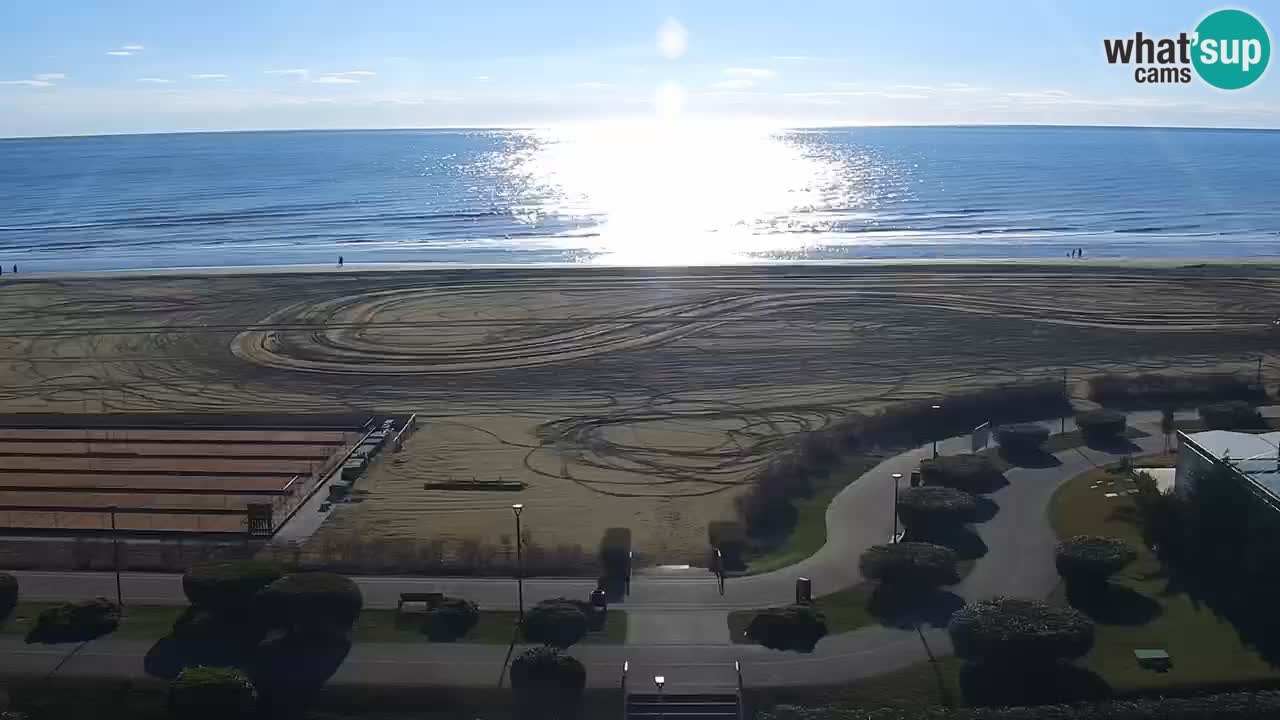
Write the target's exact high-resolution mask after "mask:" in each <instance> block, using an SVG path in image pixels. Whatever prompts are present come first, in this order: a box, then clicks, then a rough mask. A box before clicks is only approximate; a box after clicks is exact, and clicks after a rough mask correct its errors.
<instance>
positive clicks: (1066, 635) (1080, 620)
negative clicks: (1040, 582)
mask: <svg viewBox="0 0 1280 720" xmlns="http://www.w3.org/2000/svg"><path fill="white" fill-rule="evenodd" d="M947 632H948V633H949V634H950V635H951V643H952V646H953V647H954V648H955V653H956V656H958V657H960V658H962V659H964V660H971V661H975V662H979V663H987V664H992V665H1004V666H1016V665H1018V664H1022V663H1025V664H1049V663H1053V662H1057V661H1060V660H1069V659H1074V658H1078V657H1082V656H1084V655H1086V654H1087V653H1088V652H1089V650H1091V649H1092V648H1093V622H1092V621H1090V620H1089V618H1087V617H1086V616H1085V615H1084V614H1083V613H1081V612H1080V611H1079V610H1075V609H1073V608H1069V607H1054V606H1052V605H1048V604H1046V603H1043V602H1040V601H1039V600H1023V599H1020V598H1004V597H997V598H993V599H991V600H983V601H981V602H976V603H973V604H972V605H966V606H965V607H964V608H962V609H960V610H959V611H957V612H956V614H955V615H953V616H952V617H951V622H950V624H949V625H948V626H947Z"/></svg>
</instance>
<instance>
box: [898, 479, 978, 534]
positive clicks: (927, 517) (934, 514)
mask: <svg viewBox="0 0 1280 720" xmlns="http://www.w3.org/2000/svg"><path fill="white" fill-rule="evenodd" d="M976 509H977V503H976V502H975V501H974V499H973V496H972V495H970V494H969V493H967V492H964V491H963V490H955V489H953V488H948V487H938V486H934V485H924V486H921V487H914V488H906V489H905V490H902V491H900V492H899V493H898V517H899V518H901V519H902V524H903V526H905V527H906V529H907V531H908V532H910V533H912V534H914V535H917V536H922V537H923V536H928V535H930V534H932V533H936V532H939V531H943V530H948V529H952V528H955V527H957V526H959V525H963V524H964V523H966V522H969V521H970V520H971V519H973V515H974V512H975V511H976Z"/></svg>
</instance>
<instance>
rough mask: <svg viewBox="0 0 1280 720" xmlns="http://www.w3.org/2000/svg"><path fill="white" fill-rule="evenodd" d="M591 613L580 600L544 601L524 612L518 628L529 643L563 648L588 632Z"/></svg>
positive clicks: (559, 599)
mask: <svg viewBox="0 0 1280 720" xmlns="http://www.w3.org/2000/svg"><path fill="white" fill-rule="evenodd" d="M584 605H585V607H584ZM591 612H593V611H592V610H591V609H590V606H589V605H588V604H586V603H583V602H582V601H575V600H569V599H567V598H556V599H554V600H544V601H542V602H540V603H538V604H537V605H535V606H533V608H531V609H530V610H529V611H527V612H526V613H525V614H524V624H523V625H522V626H521V630H522V631H523V632H524V639H525V640H528V641H529V642H535V643H542V644H543V645H547V646H550V647H556V648H561V649H564V648H567V647H569V646H570V645H573V644H574V643H576V642H578V641H579V640H581V639H582V638H583V637H584V636H585V635H586V634H587V630H588V629H589V623H590V614H591Z"/></svg>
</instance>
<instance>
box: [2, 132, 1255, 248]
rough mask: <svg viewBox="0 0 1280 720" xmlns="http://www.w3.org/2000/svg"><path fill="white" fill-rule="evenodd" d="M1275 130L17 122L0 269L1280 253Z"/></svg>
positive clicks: (6, 176)
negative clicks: (153, 128)
mask: <svg viewBox="0 0 1280 720" xmlns="http://www.w3.org/2000/svg"><path fill="white" fill-rule="evenodd" d="M1277 160H1280V132H1274V131H1261V130H1214V129H1153V128H1095V127H868V128H824V129H796V130H770V129H764V128H744V127H739V126H738V125H735V124H732V123H728V124H724V125H714V124H705V123H704V124H700V125H699V124H693V123H689V124H681V123H670V122H667V123H649V124H622V123H618V124H611V125H610V124H601V125H594V126H593V125H579V126H565V127H563V128H555V129H524V130H516V129H510V130H508V129H493V130H471V129H465V130H463V129H459V130H375V131H364V130H352V131H296V132H227V133H193V134H164V135H117V136H93V137H65V138H40V139H7V140H0V266H2V267H3V270H4V272H5V273H8V272H10V271H11V267H10V266H11V265H15V264H16V265H18V266H19V268H20V269H21V270H23V271H31V272H60V271H89V270H122V269H143V268H174V267H235V266H263V265H317V264H318V265H334V264H336V263H337V262H338V258H340V257H341V258H342V259H343V262H344V263H345V264H348V265H362V264H373V263H427V264H445V263H448V264H470V265H514V264H625V265H697V264H728V263H753V262H755V263H758V262H800V261H821V262H831V261H856V260H887V259H956V260H963V259H968V260H978V259H1040V260H1051V259H1052V260H1062V261H1063V262H1069V261H1072V260H1071V259H1070V257H1069V256H1070V255H1071V254H1072V252H1073V251H1074V250H1075V249H1077V248H1079V249H1080V254H1081V255H1082V260H1083V261H1088V260H1090V259H1095V258H1141V259H1154V258H1187V259H1191V258H1197V259H1210V258H1261V257H1270V256H1276V255H1280V162H1277Z"/></svg>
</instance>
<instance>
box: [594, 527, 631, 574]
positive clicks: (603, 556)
mask: <svg viewBox="0 0 1280 720" xmlns="http://www.w3.org/2000/svg"><path fill="white" fill-rule="evenodd" d="M600 566H601V569H602V570H603V572H604V576H605V577H606V578H610V579H613V580H624V579H626V577H627V575H628V573H630V572H631V528H624V527H611V528H609V529H607V530H605V531H604V537H603V538H601V540H600Z"/></svg>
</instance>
